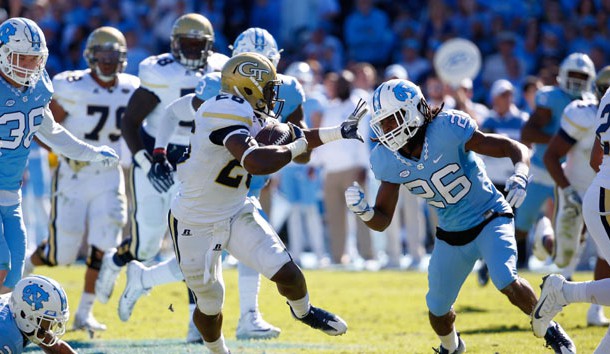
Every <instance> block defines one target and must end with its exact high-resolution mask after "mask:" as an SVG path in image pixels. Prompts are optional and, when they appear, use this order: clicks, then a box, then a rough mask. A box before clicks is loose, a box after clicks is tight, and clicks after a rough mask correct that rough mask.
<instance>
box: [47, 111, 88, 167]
mask: <svg viewBox="0 0 610 354" xmlns="http://www.w3.org/2000/svg"><path fill="white" fill-rule="evenodd" d="M36 136H37V137H38V138H39V139H40V140H41V141H42V142H43V143H45V144H46V145H48V146H49V147H50V148H51V149H53V151H55V152H57V153H59V154H62V155H64V156H66V157H67V158H70V159H74V160H79V161H91V160H93V159H94V158H95V157H96V156H97V154H98V152H97V150H96V148H95V147H94V146H93V145H89V144H87V143H85V142H84V141H81V140H79V139H78V138H76V137H75V136H74V135H72V133H70V132H69V131H67V130H66V129H65V128H64V127H62V126H61V125H60V124H59V123H57V122H55V120H54V119H53V114H52V113H51V110H50V109H49V105H47V106H45V109H44V113H43V117H42V124H41V125H40V129H38V132H36Z"/></svg>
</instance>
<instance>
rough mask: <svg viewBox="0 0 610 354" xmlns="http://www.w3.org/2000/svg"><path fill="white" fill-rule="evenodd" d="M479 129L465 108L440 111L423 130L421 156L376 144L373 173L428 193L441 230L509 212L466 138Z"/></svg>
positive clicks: (419, 193)
mask: <svg viewBox="0 0 610 354" xmlns="http://www.w3.org/2000/svg"><path fill="white" fill-rule="evenodd" d="M476 129H477V126H476V122H475V121H474V120H473V119H472V118H470V117H469V116H468V115H466V114H465V113H464V112H460V111H455V110H448V111H444V112H441V113H440V114H439V115H438V116H437V117H436V118H435V119H434V120H433V121H432V122H431V123H430V124H429V125H428V128H427V130H426V137H425V141H424V146H423V149H422V153H421V157H420V159H419V160H417V161H416V160H411V159H408V158H406V157H404V156H402V155H400V153H398V152H396V153H394V152H392V151H390V150H389V149H387V148H386V147H385V146H383V145H382V144H378V145H377V146H376V147H375V148H374V149H373V151H372V152H371V168H372V170H373V173H374V174H375V178H377V179H378V180H381V181H386V182H390V183H396V184H404V185H405V186H406V187H407V188H408V189H409V190H410V191H411V193H413V194H415V195H417V196H419V197H422V198H424V199H426V201H427V202H428V204H430V205H431V206H433V207H435V208H436V210H437V212H438V223H439V227H440V228H441V229H443V230H445V231H464V230H468V229H470V228H472V227H474V226H476V225H478V224H480V223H481V222H483V221H484V220H485V216H486V214H487V213H488V212H489V211H490V210H493V211H495V212H498V213H510V212H511V211H512V210H511V207H510V206H509V204H508V203H507V202H506V200H505V199H504V197H503V196H502V194H501V193H500V192H499V191H498V190H497V189H496V188H495V187H494V185H493V183H491V181H490V179H489V178H488V177H487V174H486V173H485V168H484V167H483V162H482V161H481V159H480V158H479V157H478V156H477V154H475V153H474V152H472V151H466V150H465V147H464V146H465V144H466V142H468V140H470V138H471V137H472V134H473V133H474V132H475V130H476Z"/></svg>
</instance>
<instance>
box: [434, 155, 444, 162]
mask: <svg viewBox="0 0 610 354" xmlns="http://www.w3.org/2000/svg"><path fill="white" fill-rule="evenodd" d="M441 157H443V154H440V155H438V157H437V158H435V159H434V160H432V162H434V163H437V162H438V161H439V160H440V159H441Z"/></svg>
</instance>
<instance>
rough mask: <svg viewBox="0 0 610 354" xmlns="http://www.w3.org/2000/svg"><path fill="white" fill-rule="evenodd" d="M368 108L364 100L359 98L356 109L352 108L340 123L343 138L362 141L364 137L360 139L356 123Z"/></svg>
mask: <svg viewBox="0 0 610 354" xmlns="http://www.w3.org/2000/svg"><path fill="white" fill-rule="evenodd" d="M368 110H369V109H368V107H367V104H366V101H365V100H363V99H360V101H358V104H357V105H356V109H354V111H353V112H352V114H350V115H349V117H347V119H346V120H344V121H343V123H341V136H342V137H343V138H344V139H358V140H360V141H362V142H364V139H362V136H361V135H360V134H359V133H358V123H360V120H361V119H362V117H364V115H365V114H366V113H367V112H368Z"/></svg>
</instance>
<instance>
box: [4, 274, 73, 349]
mask: <svg viewBox="0 0 610 354" xmlns="http://www.w3.org/2000/svg"><path fill="white" fill-rule="evenodd" d="M69 318H70V313H69V311H68V298H67V297H66V293H65V291H64V289H62V287H61V285H59V283H57V282H56V281H55V280H53V279H50V278H47V277H44V276H41V275H31V276H29V277H25V278H23V279H21V280H20V281H19V282H17V285H15V289H14V290H13V292H11V293H8V294H4V295H1V296H0V348H2V351H1V352H2V353H4V352H7V353H12V354H18V353H22V352H23V350H24V349H25V347H26V346H27V345H28V344H29V343H34V344H36V345H38V346H39V347H40V348H41V349H42V350H43V351H44V352H45V353H51V354H64V353H76V351H74V349H72V347H70V345H69V344H68V343H66V342H64V341H63V340H61V336H63V334H64V333H65V332H66V322H68V319H69Z"/></svg>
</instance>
